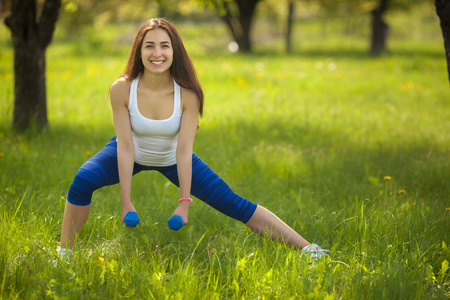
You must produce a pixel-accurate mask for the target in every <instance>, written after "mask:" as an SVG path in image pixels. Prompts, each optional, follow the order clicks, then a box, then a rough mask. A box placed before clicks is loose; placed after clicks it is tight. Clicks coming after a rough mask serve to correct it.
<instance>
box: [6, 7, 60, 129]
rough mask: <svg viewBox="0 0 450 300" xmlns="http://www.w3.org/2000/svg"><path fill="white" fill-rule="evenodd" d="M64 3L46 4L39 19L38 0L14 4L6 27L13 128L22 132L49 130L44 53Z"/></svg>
mask: <svg viewBox="0 0 450 300" xmlns="http://www.w3.org/2000/svg"><path fill="white" fill-rule="evenodd" d="M60 5H61V0H46V1H45V3H44V6H43V8H42V10H41V14H40V16H37V4H36V1H35V0H11V15H10V16H8V17H7V18H6V19H5V24H6V25H7V26H8V27H9V28H10V29H11V35H12V40H13V45H14V96H15V98H14V115H13V127H14V129H16V130H19V131H23V130H25V129H27V128H29V127H33V126H36V127H37V128H38V129H42V128H43V127H45V126H47V124H48V119H47V99H46V86H45V50H46V48H47V46H48V45H49V44H50V42H51V40H52V37H53V31H54V29H55V23H56V20H57V18H58V12H59V7H60Z"/></svg>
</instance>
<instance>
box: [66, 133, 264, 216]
mask: <svg viewBox="0 0 450 300" xmlns="http://www.w3.org/2000/svg"><path fill="white" fill-rule="evenodd" d="M147 170H155V171H158V172H160V173H161V174H163V175H164V176H165V177H167V179H169V180H170V181H171V182H172V183H173V184H175V185H176V186H179V182H178V173H177V165H176V164H175V165H173V166H169V167H148V166H142V165H140V164H138V163H134V170H133V175H134V174H137V173H139V172H141V171H147ZM118 182H119V168H118V164H117V142H116V137H113V138H112V139H111V140H110V141H109V142H108V144H106V146H105V148H103V149H102V150H101V151H100V152H98V153H97V154H96V155H94V156H93V157H92V158H91V159H89V160H88V161H87V162H86V163H84V164H83V166H82V167H81V168H80V170H79V171H78V173H77V175H76V176H75V179H74V181H73V183H72V185H71V187H70V189H69V194H68V195H67V200H68V201H69V202H70V203H72V204H74V205H79V206H85V205H89V204H90V203H91V198H92V194H93V192H94V191H95V190H97V189H99V188H101V187H104V186H107V185H113V184H116V183H118ZM191 193H192V195H194V196H195V197H197V198H198V199H200V200H202V201H204V202H205V203H207V204H209V205H210V206H212V207H214V208H215V209H217V210H218V211H220V212H222V213H224V214H226V215H227V216H229V217H232V218H234V219H236V220H239V221H241V222H243V223H247V222H248V220H250V218H251V217H252V215H253V213H254V212H255V209H256V204H255V203H253V202H250V201H249V200H247V199H245V198H242V197H241V196H239V195H237V194H236V193H234V192H233V191H232V190H231V188H230V187H229V186H228V185H227V184H226V183H225V181H223V180H222V178H220V177H219V176H218V175H217V174H216V173H214V171H213V170H211V168H209V167H208V166H207V165H206V164H205V163H204V162H203V161H202V160H201V159H200V158H199V157H198V156H197V155H195V154H194V153H193V154H192V185H191Z"/></svg>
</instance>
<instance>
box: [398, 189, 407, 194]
mask: <svg viewBox="0 0 450 300" xmlns="http://www.w3.org/2000/svg"><path fill="white" fill-rule="evenodd" d="M398 193H399V194H404V193H406V191H405V190H399V191H398Z"/></svg>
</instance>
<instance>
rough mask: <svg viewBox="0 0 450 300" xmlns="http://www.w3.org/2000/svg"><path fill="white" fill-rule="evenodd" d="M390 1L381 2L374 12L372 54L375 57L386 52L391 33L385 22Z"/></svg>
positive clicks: (383, 0)
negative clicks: (384, 18)
mask: <svg viewBox="0 0 450 300" xmlns="http://www.w3.org/2000/svg"><path fill="white" fill-rule="evenodd" d="M388 3H389V0H380V2H379V5H378V7H377V8H375V9H374V10H373V11H372V42H371V49H370V52H371V53H372V54H374V55H379V54H382V53H383V52H385V51H386V40H387V37H388V33H389V26H388V24H387V23H386V22H384V20H383V14H384V13H385V12H386V10H387V7H388Z"/></svg>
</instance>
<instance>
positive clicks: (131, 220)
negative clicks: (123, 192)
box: [123, 211, 139, 228]
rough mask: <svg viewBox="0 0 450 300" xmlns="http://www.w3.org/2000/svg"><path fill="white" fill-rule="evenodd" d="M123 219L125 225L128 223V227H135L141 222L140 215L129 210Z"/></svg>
mask: <svg viewBox="0 0 450 300" xmlns="http://www.w3.org/2000/svg"><path fill="white" fill-rule="evenodd" d="M123 220H124V221H125V225H127V227H131V228H133V227H136V225H137V224H138V223H139V216H138V214H137V213H136V212H134V211H129V212H127V214H126V215H125V217H124V218H123Z"/></svg>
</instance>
